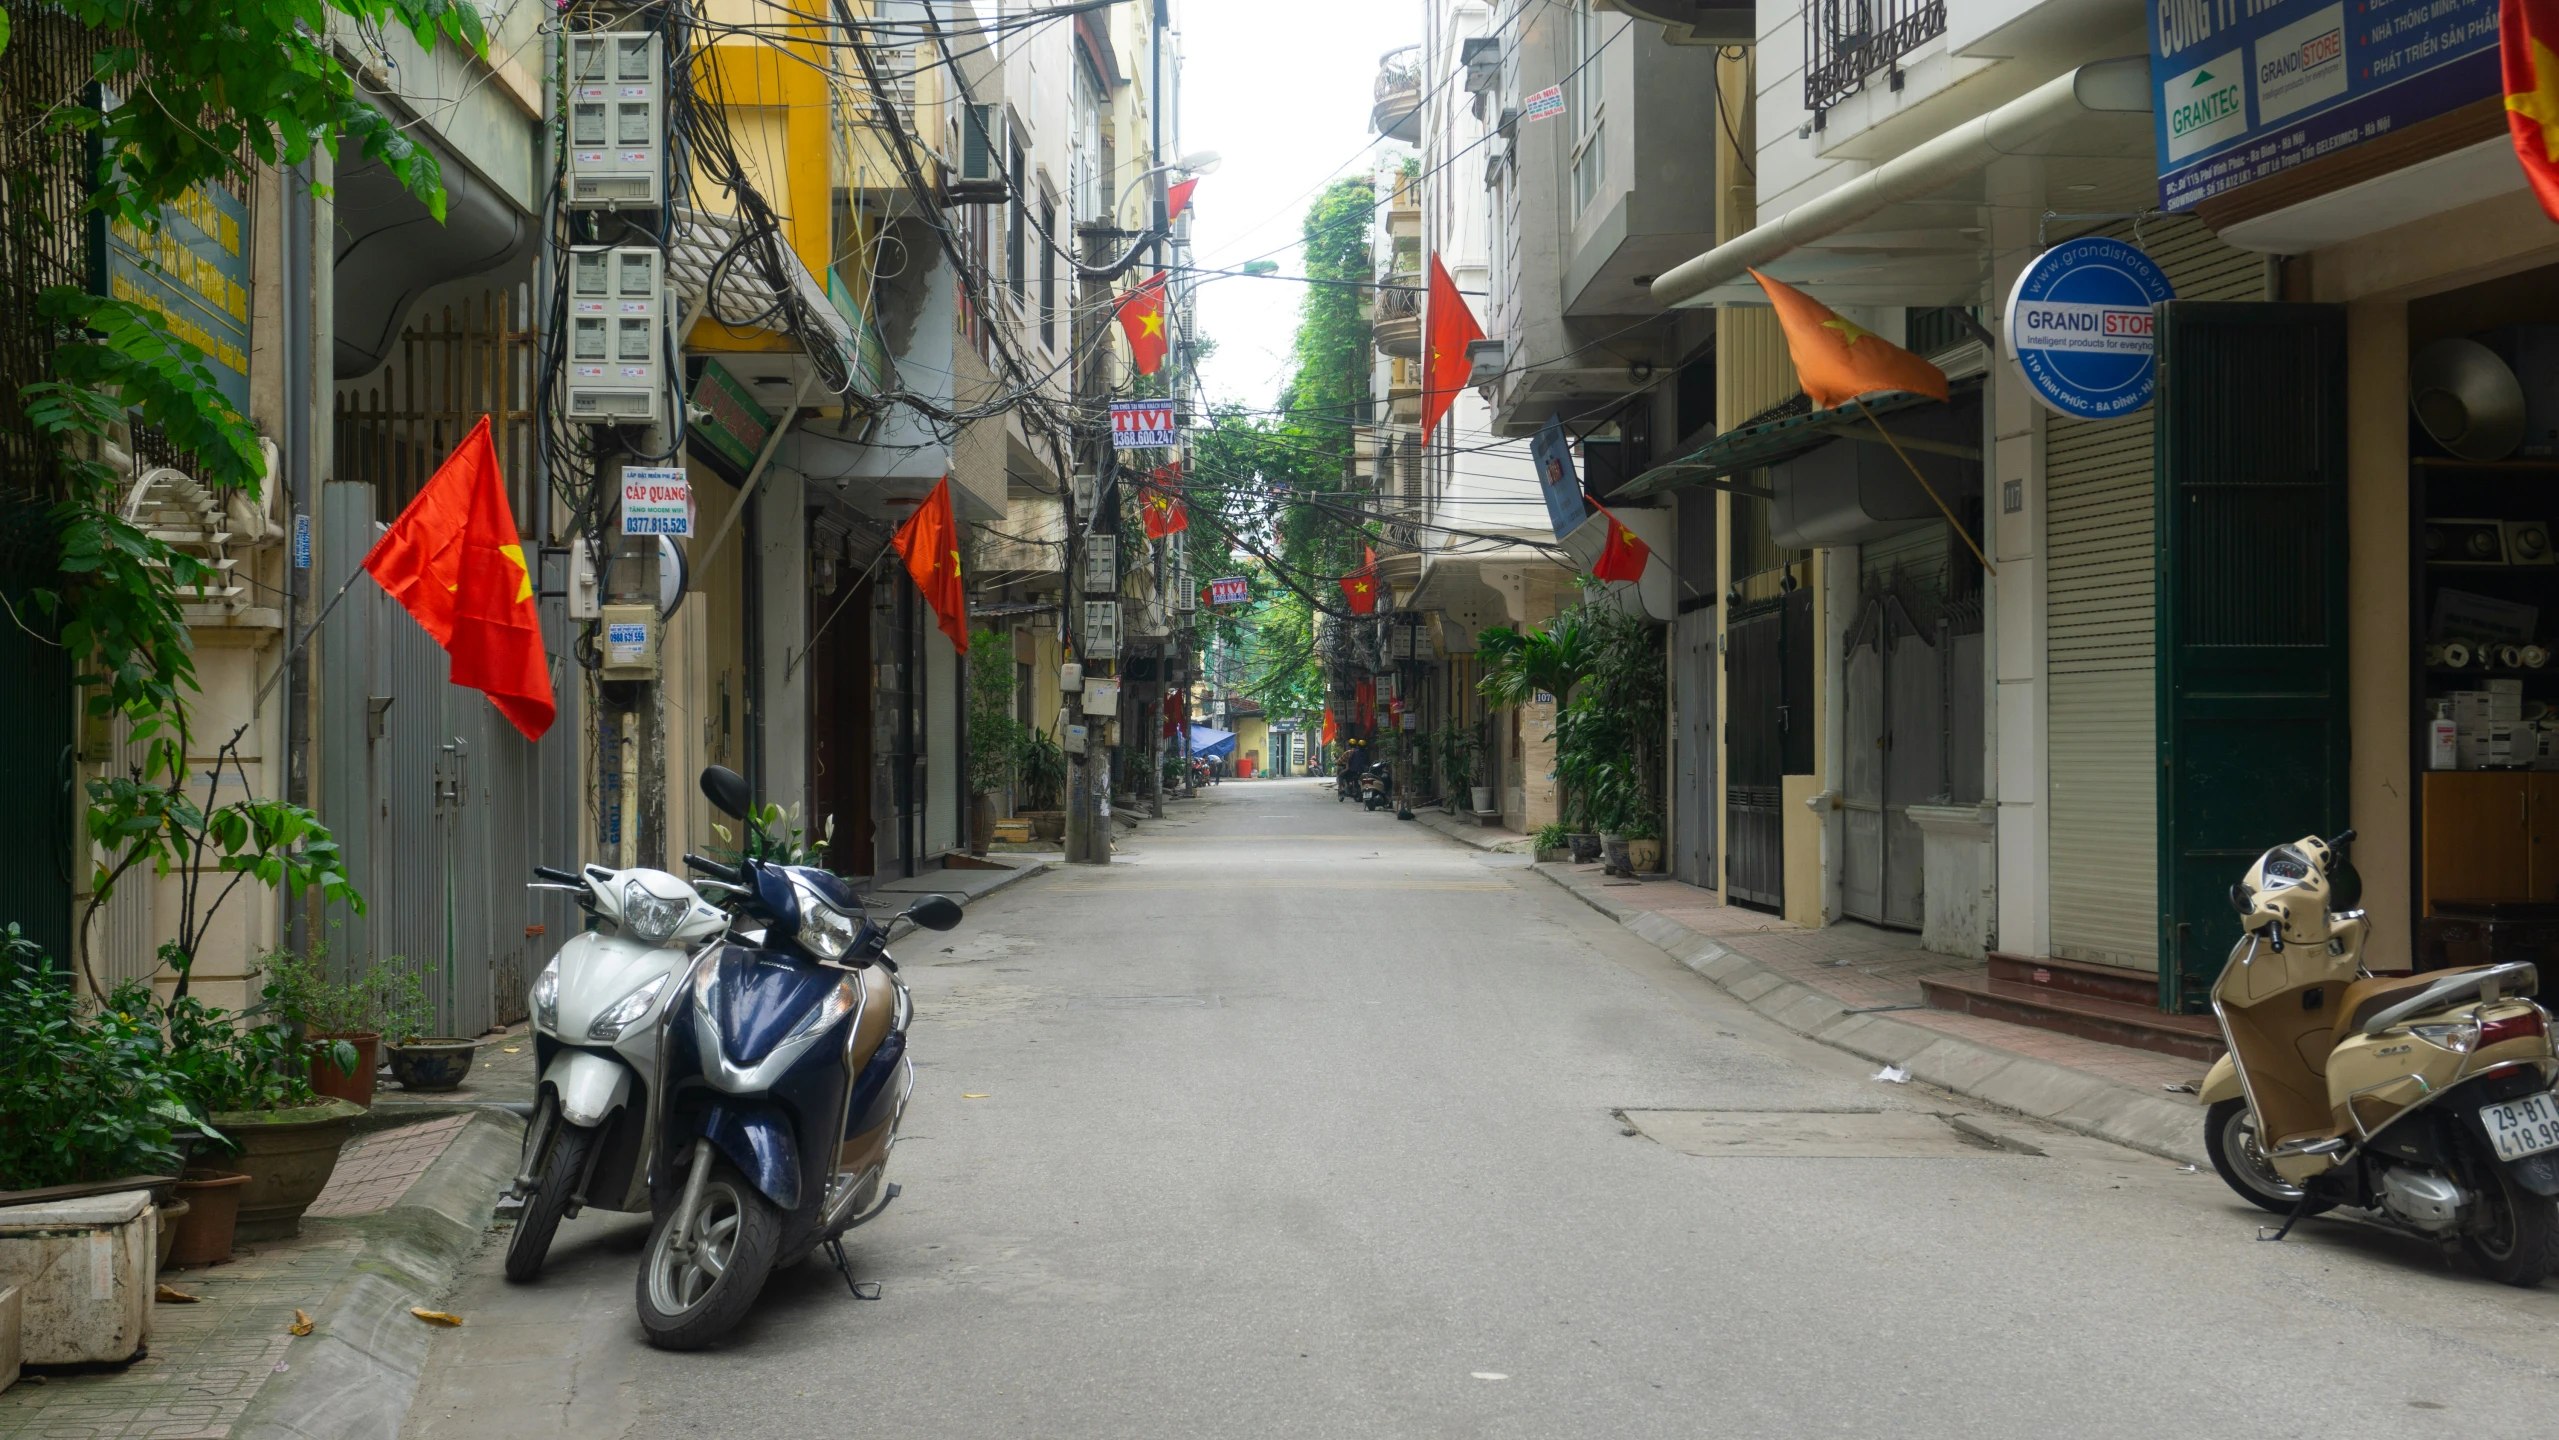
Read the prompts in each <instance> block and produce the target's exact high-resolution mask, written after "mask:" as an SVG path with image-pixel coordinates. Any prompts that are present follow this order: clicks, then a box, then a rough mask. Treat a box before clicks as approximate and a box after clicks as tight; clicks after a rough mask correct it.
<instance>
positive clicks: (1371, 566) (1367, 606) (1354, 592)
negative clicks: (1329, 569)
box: [1342, 550, 1377, 615]
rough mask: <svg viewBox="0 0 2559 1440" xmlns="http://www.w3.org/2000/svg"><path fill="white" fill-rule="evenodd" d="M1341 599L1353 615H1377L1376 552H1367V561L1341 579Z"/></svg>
mask: <svg viewBox="0 0 2559 1440" xmlns="http://www.w3.org/2000/svg"><path fill="white" fill-rule="evenodd" d="M1342 599H1343V600H1345V601H1347V602H1348V603H1349V605H1350V607H1351V613H1352V614H1354V615H1374V614H1376V613H1377V552H1376V551H1375V550H1371V551H1369V552H1368V560H1367V562H1366V563H1365V564H1363V565H1361V566H1360V568H1359V569H1358V570H1357V571H1355V572H1353V573H1351V574H1348V575H1345V576H1343V577H1342Z"/></svg>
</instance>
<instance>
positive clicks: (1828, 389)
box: [1750, 270, 1946, 410]
mask: <svg viewBox="0 0 2559 1440" xmlns="http://www.w3.org/2000/svg"><path fill="white" fill-rule="evenodd" d="M1750 278H1752V279H1753V280H1756V281H1758V282H1759V288H1760V289H1762V290H1765V291H1767V292H1768V303H1769V304H1771V305H1774V306H1776V307H1777V323H1778V325H1780V326H1781V327H1783V328H1784V329H1785V331H1786V351H1787V353H1788V354H1789V355H1792V356H1793V357H1794V360H1795V378H1796V379H1797V380H1799V381H1801V382H1802V383H1803V387H1804V393H1805V394H1806V395H1809V396H1811V397H1812V400H1813V403H1814V404H1816V405H1819V406H1820V407H1822V408H1823V409H1825V410H1828V409H1832V408H1834V407H1836V406H1840V405H1845V404H1847V403H1848V402H1849V401H1851V400H1854V399H1856V398H1857V397H1858V396H1860V395H1880V394H1889V393H1892V392H1896V391H1907V392H1908V393H1910V394H1913V395H1926V396H1929V397H1931V398H1933V399H1938V400H1943V399H1945V398H1946V372H1945V371H1943V370H1940V369H1938V368H1937V367H1936V366H1934V365H1931V364H1929V363H1928V362H1927V361H1925V360H1922V359H1920V358H1919V357H1918V356H1916V355H1913V354H1911V353H1910V352H1909V351H1907V350H1904V349H1903V348H1901V347H1900V346H1899V345H1895V344H1893V343H1892V342H1891V341H1889V340H1886V339H1885V338H1884V337H1883V336H1881V335H1878V334H1876V333H1875V332H1874V331H1872V330H1869V329H1867V328H1866V327H1864V326H1862V325H1859V324H1858V323H1857V322H1855V321H1853V320H1843V319H1841V318H1840V317H1839V316H1838V315H1836V314H1834V313H1833V312H1832V311H1831V308H1830V307H1829V306H1827V305H1824V304H1823V303H1822V302H1820V301H1819V300H1816V299H1814V298H1813V297H1812V296H1810V295H1807V294H1805V293H1804V292H1803V291H1801V290H1798V289H1796V288H1795V287H1794V286H1792V285H1788V284H1786V283H1784V282H1783V281H1779V280H1771V279H1769V278H1768V277H1767V276H1765V275H1762V274H1760V273H1759V272H1758V271H1756V270H1753V271H1752V272H1750Z"/></svg>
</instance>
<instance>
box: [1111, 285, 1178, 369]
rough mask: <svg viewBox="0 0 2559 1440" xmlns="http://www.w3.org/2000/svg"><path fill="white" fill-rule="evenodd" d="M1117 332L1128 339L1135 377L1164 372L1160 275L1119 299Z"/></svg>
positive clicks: (1162, 289) (1167, 339)
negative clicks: (1135, 366)
mask: <svg viewBox="0 0 2559 1440" xmlns="http://www.w3.org/2000/svg"><path fill="white" fill-rule="evenodd" d="M1119 317H1120V329H1121V330H1122V331H1124V332H1126V334H1127V335H1128V348H1129V354H1130V355H1131V356H1132V357H1134V358H1135V359H1136V361H1137V373H1138V374H1140V375H1152V374H1154V373H1155V372H1156V371H1158V370H1161V369H1163V368H1164V351H1165V350H1166V348H1167V347H1169V346H1170V345H1171V343H1172V342H1171V340H1170V339H1169V338H1168V337H1167V336H1166V335H1165V334H1164V272H1163V271H1161V270H1158V271H1156V272H1155V275H1154V278H1152V279H1150V280H1148V281H1147V282H1146V283H1145V284H1143V285H1140V286H1138V287H1137V288H1136V289H1134V290H1131V291H1130V292H1128V294H1126V295H1124V296H1121V297H1120V306H1119Z"/></svg>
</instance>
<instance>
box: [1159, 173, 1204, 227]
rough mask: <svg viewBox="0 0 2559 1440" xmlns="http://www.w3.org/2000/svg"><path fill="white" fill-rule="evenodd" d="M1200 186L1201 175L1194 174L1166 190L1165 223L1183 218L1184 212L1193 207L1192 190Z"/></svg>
mask: <svg viewBox="0 0 2559 1440" xmlns="http://www.w3.org/2000/svg"><path fill="white" fill-rule="evenodd" d="M1198 188H1200V182H1199V177H1198V176H1196V175H1194V176H1192V177H1191V178H1190V179H1188V180H1185V181H1183V182H1182V183H1181V184H1179V185H1176V186H1174V187H1173V188H1172V189H1170V190H1167V191H1165V192H1164V223H1165V224H1167V225H1170V224H1172V223H1173V222H1174V221H1176V220H1179V219H1181V218H1182V212H1183V211H1185V210H1188V209H1189V208H1191V192H1192V191H1194V190H1197V189H1198Z"/></svg>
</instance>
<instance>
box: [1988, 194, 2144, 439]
mask: <svg viewBox="0 0 2559 1440" xmlns="http://www.w3.org/2000/svg"><path fill="white" fill-rule="evenodd" d="M2175 298H2177V292H2176V289H2175V288H2174V287H2173V286H2171V285H2170V284H2169V283H2168V274H2167V272H2166V271H2164V270H2161V269H2160V268H2159V266H2158V265H2157V264H2156V263H2154V262H2153V261H2152V260H2151V258H2150V257H2149V256H2148V255H2145V254H2143V253H2142V252H2141V250H2140V249H2139V248H2138V247H2136V246H2133V245H2130V244H2127V243H2126V242H2124V241H2121V240H2111V239H2108V238H2106V237H2104V236H2101V235H2090V236H2085V237H2082V238H2081V239H2077V240H2065V241H2063V242H2062V243H2061V244H2059V245H2056V246H2054V247H2053V248H2051V249H2050V250H2047V251H2045V252H2044V253H2043V254H2041V255H2038V256H2036V257H2035V258H2034V259H2032V260H2030V261H2028V262H2026V269H2025V272H2024V273H2023V274H2020V275H2019V276H2018V277H2017V285H2016V288H2014V289H2012V290H2011V291H2009V292H2008V312H2007V316H2006V321H2007V326H2008V353H2009V354H2011V355H2014V356H2016V357H2017V368H2018V370H2019V371H2020V372H2021V373H2023V374H2024V376H2025V377H2026V384H2027V387H2028V388H2030V389H2032V390H2033V391H2034V392H2035V398H2036V399H2038V400H2041V401H2043V402H2044V403H2045V404H2046V405H2049V406H2051V407H2052V408H2053V409H2055V410H2058V411H2060V412H2061V413H2062V414H2064V415H2070V416H2074V417H2076V418H2078V419H2081V420H2106V419H2111V418H2113V417H2115V416H2117V415H2129V414H2131V413H2133V412H2134V411H2136V410H2139V409H2141V408H2142V407H2143V406H2145V405H2148V404H2149V403H2150V397H2151V392H2152V391H2153V390H2154V389H2155V388H2156V387H2157V384H2158V378H2159V367H2158V359H2157V357H2156V356H2155V355H2154V354H2153V353H2152V351H2151V329H2152V314H2153V312H2152V310H2151V308H2150V307H2152V306H2153V305H2156V304H2158V303H2159V302H2160V301H2162V300H2173V299H2175Z"/></svg>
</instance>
